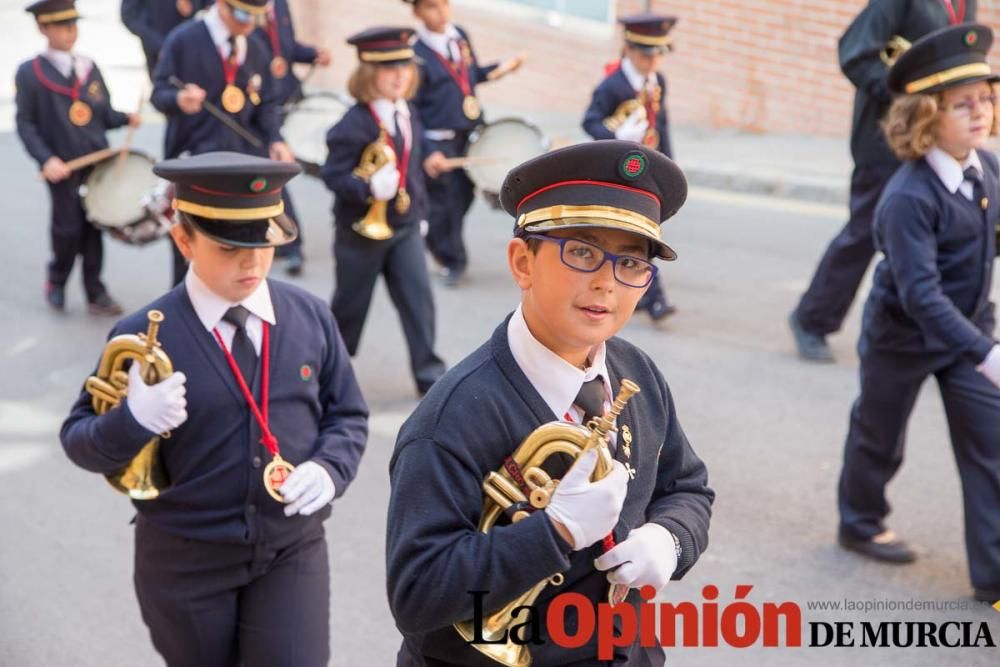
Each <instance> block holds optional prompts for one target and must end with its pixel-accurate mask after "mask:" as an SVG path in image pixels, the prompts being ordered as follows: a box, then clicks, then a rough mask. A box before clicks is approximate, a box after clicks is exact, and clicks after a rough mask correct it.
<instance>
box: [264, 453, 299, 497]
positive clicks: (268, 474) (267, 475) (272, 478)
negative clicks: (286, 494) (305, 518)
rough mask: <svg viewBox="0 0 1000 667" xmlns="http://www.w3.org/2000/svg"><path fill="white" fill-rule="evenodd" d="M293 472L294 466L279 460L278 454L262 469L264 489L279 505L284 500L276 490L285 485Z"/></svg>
mask: <svg viewBox="0 0 1000 667" xmlns="http://www.w3.org/2000/svg"><path fill="white" fill-rule="evenodd" d="M293 470H295V466H293V465H292V464H291V463H289V462H288V461H286V460H285V459H283V458H281V455H280V454H275V455H274V458H273V459H272V460H271V462H270V463H268V464H267V466H266V467H265V468H264V489H266V490H267V493H268V495H269V496H271V497H272V498H274V499H275V500H277V501H278V502H279V503H283V502H285V499H284V498H283V497H282V495H281V494H280V493H278V489H280V488H281V485H282V484H284V483H285V480H286V479H288V476H289V475H291V474H292V471H293Z"/></svg>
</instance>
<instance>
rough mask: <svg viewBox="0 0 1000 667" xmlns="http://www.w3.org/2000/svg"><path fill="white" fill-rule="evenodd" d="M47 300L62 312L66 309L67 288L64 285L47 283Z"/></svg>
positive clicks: (53, 307) (54, 308)
mask: <svg viewBox="0 0 1000 667" xmlns="http://www.w3.org/2000/svg"><path fill="white" fill-rule="evenodd" d="M45 300H46V301H48V303H49V306H51V307H52V309H53V310H58V311H60V312H62V311H63V310H65V309H66V289H65V288H64V287H63V286H62V285H53V284H52V283H45Z"/></svg>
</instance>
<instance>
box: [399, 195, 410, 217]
mask: <svg viewBox="0 0 1000 667" xmlns="http://www.w3.org/2000/svg"><path fill="white" fill-rule="evenodd" d="M409 210H410V193H408V192H407V191H406V190H402V189H400V191H399V192H397V193H396V213H399V214H400V215H404V214H405V213H406V212H407V211H409Z"/></svg>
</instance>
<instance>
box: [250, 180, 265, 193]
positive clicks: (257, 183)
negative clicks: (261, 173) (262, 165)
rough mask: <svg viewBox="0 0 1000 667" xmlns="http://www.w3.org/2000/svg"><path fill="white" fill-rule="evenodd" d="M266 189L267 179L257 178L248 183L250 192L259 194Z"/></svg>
mask: <svg viewBox="0 0 1000 667" xmlns="http://www.w3.org/2000/svg"><path fill="white" fill-rule="evenodd" d="M266 187H267V179H266V178H262V177H258V178H255V179H253V180H252V181H250V192H261V191H262V190H263V189H264V188H266Z"/></svg>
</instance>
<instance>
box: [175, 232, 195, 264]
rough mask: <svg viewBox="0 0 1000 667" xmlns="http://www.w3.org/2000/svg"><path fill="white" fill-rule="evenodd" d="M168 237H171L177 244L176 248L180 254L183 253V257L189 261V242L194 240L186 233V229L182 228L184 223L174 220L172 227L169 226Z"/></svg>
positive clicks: (190, 253)
mask: <svg viewBox="0 0 1000 667" xmlns="http://www.w3.org/2000/svg"><path fill="white" fill-rule="evenodd" d="M170 237H171V238H173V240H174V244H176V245H177V249H178V250H180V252H181V254H182V255H184V259H186V260H187V261H189V262H190V261H191V255H192V252H191V242H192V241H193V240H194V239H192V238H191V236H190V235H189V234H188V232H187V230H186V229H184V225H182V224H181V223H179V222H175V223H174V225H173V227H171V228H170Z"/></svg>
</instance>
